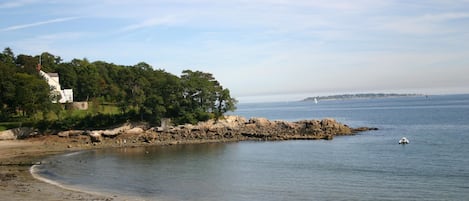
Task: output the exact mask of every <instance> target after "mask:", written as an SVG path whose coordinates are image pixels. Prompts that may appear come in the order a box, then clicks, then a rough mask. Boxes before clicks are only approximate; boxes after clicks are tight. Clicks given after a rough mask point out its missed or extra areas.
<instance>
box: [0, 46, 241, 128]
mask: <svg viewBox="0 0 469 201" xmlns="http://www.w3.org/2000/svg"><path fill="white" fill-rule="evenodd" d="M40 58H41V61H42V62H41V63H42V65H41V66H42V70H43V71H45V72H48V73H49V72H54V73H58V74H59V76H60V84H61V85H62V88H66V89H73V91H74V97H73V98H74V101H88V102H89V103H90V107H89V109H88V111H73V110H67V109H66V107H65V106H64V105H61V104H57V103H52V100H53V99H54V98H57V97H51V95H50V94H51V93H50V91H51V88H50V87H49V85H48V84H47V82H46V81H45V79H44V78H43V77H41V76H40V75H39V73H38V71H37V65H38V62H39V60H40ZM235 104H236V100H235V99H234V98H232V97H231V95H230V91H229V90H228V89H226V88H223V87H222V85H221V84H220V83H219V82H218V81H217V80H216V79H215V78H214V76H213V75H212V74H210V73H207V72H201V71H192V70H184V71H183V72H182V74H181V75H180V76H176V75H173V74H171V73H168V72H166V71H165V70H162V69H154V68H153V67H152V66H150V65H149V64H147V63H144V62H140V63H138V64H136V65H133V66H125V65H117V64H113V63H107V62H104V61H94V62H91V61H88V60H87V59H73V60H71V61H69V62H64V61H62V59H61V57H60V56H55V55H52V54H50V53H47V52H45V53H42V54H41V55H34V56H31V55H24V54H19V55H15V54H14V53H13V51H12V50H11V49H10V48H5V49H4V50H3V52H2V53H0V122H3V124H2V125H3V126H2V127H3V128H6V127H8V126H6V125H10V123H8V122H13V124H14V125H17V124H23V123H26V124H34V125H35V126H37V127H39V128H42V129H50V128H59V129H72V128H93V127H105V126H108V125H111V124H116V123H121V122H125V121H129V120H130V121H146V122H149V123H151V124H159V123H160V121H161V119H162V118H170V119H172V121H173V123H175V124H182V123H196V122H198V121H205V120H208V119H211V118H219V117H221V116H222V115H223V114H224V113H225V112H227V111H232V110H234V109H235ZM5 122H7V123H5Z"/></svg>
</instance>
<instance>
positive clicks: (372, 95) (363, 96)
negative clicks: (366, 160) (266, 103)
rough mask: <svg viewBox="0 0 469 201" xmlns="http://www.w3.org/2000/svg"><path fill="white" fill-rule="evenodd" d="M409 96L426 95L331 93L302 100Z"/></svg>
mask: <svg viewBox="0 0 469 201" xmlns="http://www.w3.org/2000/svg"><path fill="white" fill-rule="evenodd" d="M407 96H425V95H423V94H397V93H362V94H342V95H330V96H316V97H308V98H305V99H303V100H302V101H315V99H316V100H317V101H320V100H345V99H362V98H363V99H365V98H395V97H407Z"/></svg>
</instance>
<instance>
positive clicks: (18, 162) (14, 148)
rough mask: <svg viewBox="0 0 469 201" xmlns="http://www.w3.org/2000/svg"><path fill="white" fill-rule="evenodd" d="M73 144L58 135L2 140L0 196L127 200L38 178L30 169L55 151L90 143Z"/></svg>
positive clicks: (13, 198) (7, 197)
mask: <svg viewBox="0 0 469 201" xmlns="http://www.w3.org/2000/svg"><path fill="white" fill-rule="evenodd" d="M70 145H72V146H73V144H69V143H67V142H61V141H60V140H55V139H46V138H34V139H28V140H8V141H0V198H1V199H5V198H6V200H127V199H125V198H122V197H118V196H115V195H109V196H104V195H97V194H91V193H85V192H79V191H74V190H67V189H64V188H61V187H59V186H56V185H52V184H49V183H45V182H43V181H41V180H37V179H35V178H34V177H33V175H32V174H31V173H30V168H31V166H32V165H33V164H35V163H38V162H40V161H41V159H43V158H45V157H47V156H50V155H52V154H59V153H64V152H69V151H76V150H81V149H87V148H92V147H91V146H90V147H84V146H81V147H78V146H77V147H71V146H70Z"/></svg>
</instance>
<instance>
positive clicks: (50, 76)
mask: <svg viewBox="0 0 469 201" xmlns="http://www.w3.org/2000/svg"><path fill="white" fill-rule="evenodd" d="M39 74H40V75H41V76H42V77H44V78H45V79H46V81H47V83H48V84H49V86H50V87H51V89H52V91H51V95H52V96H57V95H60V100H59V103H72V102H73V90H72V89H63V90H62V87H61V86H60V82H59V75H58V74H57V73H46V72H44V71H42V70H40V71H39ZM52 102H54V103H56V102H57V101H56V100H54V101H52Z"/></svg>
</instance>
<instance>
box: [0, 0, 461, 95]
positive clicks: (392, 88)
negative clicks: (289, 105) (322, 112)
mask: <svg viewBox="0 0 469 201" xmlns="http://www.w3.org/2000/svg"><path fill="white" fill-rule="evenodd" d="M5 47H10V48H11V49H12V50H13V51H14V53H16V54H29V55H38V54H40V53H42V52H49V53H51V54H54V55H56V56H60V57H62V59H63V60H64V61H70V60H72V59H73V58H79V59H82V58H87V59H88V60H90V61H97V60H101V61H106V62H110V63H115V64H122V65H135V64H137V63H139V62H142V61H143V62H146V63H148V64H150V65H151V66H153V67H154V68H155V69H164V70H166V71H167V72H170V73H173V74H175V75H180V74H181V72H182V71H183V70H184V69H191V70H200V71H204V72H210V73H212V74H213V75H214V76H215V78H216V79H217V80H218V81H220V83H221V84H222V85H223V87H225V88H228V89H230V91H231V95H232V96H234V97H236V98H237V99H239V100H240V101H241V102H243V101H245V102H247V101H256V100H257V101H259V100H262V101H263V100H279V101H283V100H285V101H288V100H295V99H298V100H301V99H303V98H305V97H308V96H318V95H332V94H343V93H368V92H380V93H383V92H389V93H391V92H392V93H395V92H397V93H425V94H453V93H469V0H413V1H408V0H354V1H350V0H225V1H215V0H213V1H211V0H139V1H134V0H80V1H76V0H1V1H0V48H2V49H3V48H5Z"/></svg>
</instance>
